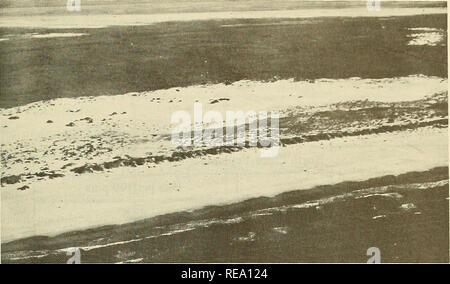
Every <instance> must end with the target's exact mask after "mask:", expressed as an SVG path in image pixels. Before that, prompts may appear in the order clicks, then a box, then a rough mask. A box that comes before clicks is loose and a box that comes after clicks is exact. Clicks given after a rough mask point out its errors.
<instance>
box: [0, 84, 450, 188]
mask: <svg viewBox="0 0 450 284" xmlns="http://www.w3.org/2000/svg"><path fill="white" fill-rule="evenodd" d="M177 90H178V91H177ZM446 90H447V80H446V79H442V78H437V77H425V76H410V77H404V78H393V79H378V80H373V79H359V78H351V79H340V80H330V79H321V80H316V82H314V83H313V82H304V81H301V82H294V81H293V80H281V81H276V82H273V83H263V82H251V81H240V82H236V83H234V84H232V85H228V86H226V85H224V84H217V85H210V86H192V87H186V88H172V89H168V90H158V91H154V92H143V93H139V94H137V93H136V94H126V95H119V96H102V97H91V98H72V99H66V98H62V99H56V100H52V101H47V102H37V103H32V104H28V105H26V106H21V107H16V108H11V109H4V110H0V128H1V129H2V135H1V136H0V143H1V144H2V149H1V150H2V153H5V157H6V154H8V155H9V154H11V155H13V156H14V157H15V158H11V159H9V160H8V161H7V162H6V164H7V167H2V169H1V174H2V176H10V175H16V174H23V173H28V172H29V173H36V172H40V171H42V169H43V168H45V167H49V168H50V170H60V168H61V167H62V166H64V165H66V164H68V163H69V162H71V163H73V165H72V166H71V167H69V168H73V167H75V166H77V165H78V166H81V165H84V164H86V163H102V162H105V161H111V160H112V158H113V157H115V156H122V157H123V156H124V155H130V156H132V157H143V156H147V155H148V153H150V152H151V153H153V154H157V153H158V154H167V153H168V152H169V151H171V149H173V145H172V144H171V142H170V141H159V142H158V141H156V140H158V139H159V138H158V137H159V136H158V137H155V136H154V135H156V134H157V135H160V134H170V133H171V131H172V130H173V129H174V127H175V126H176V125H173V124H171V123H170V122H171V116H172V114H173V113H174V112H176V111H179V110H186V111H188V112H189V113H190V114H191V117H193V109H194V103H195V102H196V101H198V102H200V103H202V104H203V113H205V112H206V111H208V110H216V111H219V112H221V113H222V115H223V117H224V118H225V117H226V115H225V113H226V111H243V112H247V111H250V110H253V111H273V110H277V111H280V112H282V113H283V112H284V111H287V110H288V109H289V108H295V107H297V106H300V107H304V108H308V107H313V106H315V107H317V106H322V105H323V106H325V108H327V106H329V105H330V104H333V103H338V102H343V101H353V100H366V99H367V100H371V101H381V102H392V101H412V100H417V99H422V98H424V97H426V96H431V95H433V94H435V93H439V92H444V91H446ZM157 98H159V100H158V99H157ZM220 98H228V99H230V100H229V101H220V102H219V103H216V104H210V102H211V101H212V100H214V99H220ZM275 98H276V99H275ZM170 101H172V102H170ZM124 112H125V114H123V113H124ZM112 113H117V114H116V115H112V116H111V114H112ZM8 115H14V116H17V117H19V119H16V120H11V119H9V118H10V116H8ZM86 117H89V118H92V119H93V122H92V123H88V122H86V121H83V120H81V119H83V118H86ZM48 120H52V121H53V123H46V122H47V121H48ZM102 120H104V121H102ZM71 122H73V123H74V126H73V127H68V126H66V125H67V124H69V123H71ZM5 126H6V128H5ZM97 138H99V140H97ZM149 141H151V143H149ZM100 143H102V145H100ZM87 144H92V145H94V146H95V148H96V150H95V151H94V153H92V155H90V156H88V157H81V158H80V159H79V160H75V159H73V158H67V154H66V153H65V152H63V150H67V149H71V150H73V151H75V152H79V151H78V150H75V149H76V148H78V147H85V146H86V145H87ZM87 147H90V146H87ZM107 148H108V149H110V150H107ZM47 150H49V152H46V151H47ZM94 154H96V156H95V157H93V155H94ZM27 158H32V159H34V161H33V162H30V163H26V162H24V161H25V159H27ZM16 159H21V160H22V162H12V161H15V160H16ZM67 170H68V169H67ZM9 186H11V187H14V188H16V187H17V185H7V187H9Z"/></svg>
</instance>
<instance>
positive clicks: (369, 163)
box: [1, 128, 448, 242]
mask: <svg viewBox="0 0 450 284" xmlns="http://www.w3.org/2000/svg"><path fill="white" fill-rule="evenodd" d="M447 137H448V133H447V129H427V128H425V129H424V128H423V129H419V130H416V131H404V132H401V133H389V134H379V135H368V136H361V137H348V138H342V139H341V138H340V139H333V140H331V141H320V142H311V143H305V144H298V145H292V146H288V147H285V148H281V149H280V152H279V155H278V156H277V157H276V158H272V159H261V158H260V155H259V151H258V149H250V150H246V151H242V152H238V153H235V154H233V155H221V156H213V157H209V158H204V159H188V160H185V161H182V162H176V163H163V164H161V165H159V166H157V167H155V168H147V167H146V166H143V167H138V168H117V169H114V170H111V171H110V172H108V173H95V174H86V175H81V176H66V177H65V178H59V179H53V180H44V181H38V182H36V183H34V184H33V186H32V189H30V190H27V191H15V190H6V189H5V188H3V189H2V192H1V197H2V214H1V215H2V241H3V242H4V241H8V240H13V239H17V238H22V237H27V236H32V235H41V234H43V235H48V234H49V235H52V234H56V233H60V232H64V231H70V230H75V229H81V228H87V227H92V226H99V225H104V224H117V223H124V222H130V221H133V220H137V219H141V218H145V217H150V216H155V215H158V214H164V213H169V212H174V211H180V210H185V209H192V208H199V207H201V206H204V205H211V204H224V203H230V202H234V201H239V200H244V199H247V198H250V197H258V196H271V195H274V194H277V193H281V192H283V191H288V190H295V189H307V188H311V187H313V186H315V185H319V184H334V183H338V182H341V181H346V180H355V181H357V180H365V179H368V178H372V177H378V176H382V175H387V174H400V173H404V172H408V171H423V170H427V169H430V168H432V167H436V166H447V165H448V143H447ZM362 157H364V158H362ZM204 163H207V164H206V165H205V164H204Z"/></svg>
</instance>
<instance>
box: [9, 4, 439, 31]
mask: <svg viewBox="0 0 450 284" xmlns="http://www.w3.org/2000/svg"><path fill="white" fill-rule="evenodd" d="M445 13H447V9H446V8H382V9H381V10H380V11H368V10H367V8H365V7H364V8H343V9H303V10H290V11H245V12H203V13H170V14H151V15H140V14H138V15H76V14H72V15H70V16H67V15H66V16H56V15H50V16H22V17H18V16H3V17H0V27H25V28H67V29H71V28H102V27H108V26H130V25H133V26H134V25H150V24H155V23H161V22H170V21H196V20H213V19H263V18H290V19H294V18H314V17H390V16H407V15H422V14H445Z"/></svg>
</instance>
